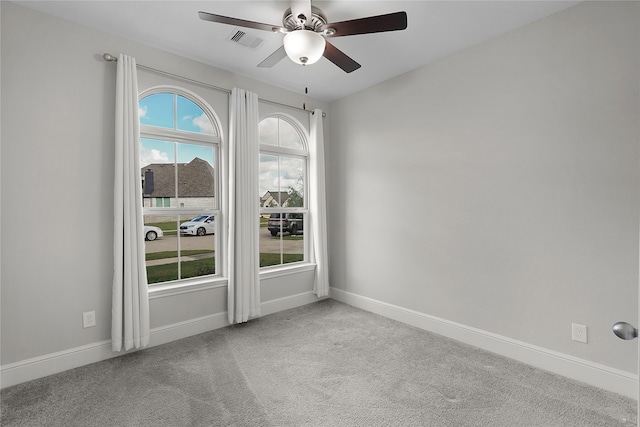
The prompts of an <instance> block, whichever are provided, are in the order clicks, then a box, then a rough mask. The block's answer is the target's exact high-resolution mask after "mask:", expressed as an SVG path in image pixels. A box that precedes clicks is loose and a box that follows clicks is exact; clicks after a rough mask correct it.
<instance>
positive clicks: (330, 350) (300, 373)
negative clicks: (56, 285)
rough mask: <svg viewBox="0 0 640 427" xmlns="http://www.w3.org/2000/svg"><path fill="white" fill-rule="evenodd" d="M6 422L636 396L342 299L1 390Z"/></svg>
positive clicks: (503, 406)
mask: <svg viewBox="0 0 640 427" xmlns="http://www.w3.org/2000/svg"><path fill="white" fill-rule="evenodd" d="M0 398H1V409H2V411H1V416H2V419H1V422H0V425H2V426H87V427H90V426H434V427H438V426H491V427H501V426H509V427H511V426H548V427H551V426H562V427H565V426H580V427H589V426H620V425H623V426H624V425H626V426H631V425H635V424H636V402H635V401H634V400H632V399H628V398H626V397H623V396H620V395H617V394H614V393H610V392H606V391H603V390H600V389H598V388H594V387H591V386H588V385H586V384H582V383H579V382H576V381H572V380H568V379H566V378H564V377H561V376H558V375H554V374H552V373H549V372H545V371H542V370H539V369H536V368H533V367H530V366H528V365H525V364H522V363H519V362H516V361H513V360H510V359H507V358H504V357H501V356H497V355H495V354H492V353H489V352H486V351H483V350H480V349H477V348H475V347H472V346H468V345H465V344H462V343H460V342H457V341H454V340H450V339H447V338H444V337H442V336H439V335H435V334H432V333H429V332H426V331H423V330H420V329H417V328H413V327H411V326H407V325H404V324H402V323H399V322H396V321H393V320H389V319H386V318H384V317H381V316H378V315H375V314H372V313H369V312H366V311H362V310H359V309H356V308H354V307H351V306H348V305H345V304H342V303H339V302H337V301H334V300H324V301H320V302H317V303H314V304H310V305H306V306H304V307H300V308H296V309H293V310H288V311H284V312H280V313H276V314H273V315H269V316H265V317H262V318H259V319H256V320H252V321H250V322H248V323H247V324H242V325H235V326H230V327H227V328H223V329H218V330H215V331H211V332H207V333H204V334H201V335H197V336H194V337H190V338H185V339H182V340H179V341H175V342H172V343H169V344H166V345H162V346H158V347H153V348H150V349H147V350H143V351H139V352H136V353H131V354H128V355H124V356H121V357H118V358H114V359H110V360H106V361H103V362H99V363H94V364H91V365H88V366H84V367H81V368H77V369H73V370H71V371H67V372H63V373H60V374H56V375H52V376H49V377H46V378H41V379H38V380H35V381H31V382H28V383H25V384H19V385H16V386H13V387H9V388H7V389H4V390H2V392H1V393H0Z"/></svg>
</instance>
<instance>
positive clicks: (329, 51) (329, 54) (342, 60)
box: [324, 42, 361, 73]
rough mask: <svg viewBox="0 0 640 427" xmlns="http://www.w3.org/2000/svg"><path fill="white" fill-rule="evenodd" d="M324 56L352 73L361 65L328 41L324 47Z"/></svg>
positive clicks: (346, 71)
mask: <svg viewBox="0 0 640 427" xmlns="http://www.w3.org/2000/svg"><path fill="white" fill-rule="evenodd" d="M324 57H325V58H327V59H328V60H329V61H331V62H333V63H334V64H336V65H337V66H338V67H340V68H342V70H343V71H344V72H345V73H351V72H353V71H355V70H357V69H358V68H360V67H361V65H360V64H358V63H357V62H356V61H354V60H353V59H351V58H350V57H349V56H347V54H346V53H344V52H343V51H341V50H340V49H338V48H337V47H335V46H334V45H332V44H331V43H329V42H327V43H326V45H325V48H324Z"/></svg>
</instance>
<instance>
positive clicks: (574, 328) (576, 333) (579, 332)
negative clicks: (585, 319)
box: [571, 323, 587, 344]
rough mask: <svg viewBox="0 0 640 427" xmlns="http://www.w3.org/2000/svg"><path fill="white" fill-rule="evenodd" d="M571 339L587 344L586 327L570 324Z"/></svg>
mask: <svg viewBox="0 0 640 427" xmlns="http://www.w3.org/2000/svg"><path fill="white" fill-rule="evenodd" d="M571 339H572V340H574V341H578V342H583V343H585V344H586V342H587V327H586V326H585V325H580V324H578V323H572V324H571Z"/></svg>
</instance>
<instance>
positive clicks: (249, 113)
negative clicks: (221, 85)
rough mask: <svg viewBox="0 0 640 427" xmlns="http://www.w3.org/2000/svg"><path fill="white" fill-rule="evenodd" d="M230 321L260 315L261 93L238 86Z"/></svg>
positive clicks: (232, 140)
mask: <svg viewBox="0 0 640 427" xmlns="http://www.w3.org/2000/svg"><path fill="white" fill-rule="evenodd" d="M229 103H230V105H229V113H230V126H229V127H230V129H229V292H228V302H227V309H228V313H229V322H230V323H241V322H246V321H247V320H249V318H251V317H257V316H260V275H259V271H258V269H259V268H260V267H259V256H260V254H259V243H258V232H259V222H258V219H259V215H260V210H259V196H258V166H259V164H258V153H259V147H258V120H259V118H258V95H256V94H255V93H251V92H248V91H245V90H243V89H236V88H234V89H233V90H232V91H231V98H230V100H229Z"/></svg>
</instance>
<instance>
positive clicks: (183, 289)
mask: <svg viewBox="0 0 640 427" xmlns="http://www.w3.org/2000/svg"><path fill="white" fill-rule="evenodd" d="M227 284H228V280H227V278H226V277H214V278H207V279H196V280H193V281H190V282H188V283H170V284H166V285H150V286H149V299H150V300H151V299H156V298H164V297H170V296H173V295H180V294H186V293H189V292H199V291H204V290H207V289H215V288H226V287H227Z"/></svg>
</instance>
